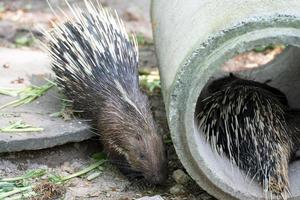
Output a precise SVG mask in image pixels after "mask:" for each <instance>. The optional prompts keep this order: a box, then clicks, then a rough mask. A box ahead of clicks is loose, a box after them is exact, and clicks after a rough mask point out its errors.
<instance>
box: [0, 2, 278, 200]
mask: <svg viewBox="0 0 300 200" xmlns="http://www.w3.org/2000/svg"><path fill="white" fill-rule="evenodd" d="M49 2H50V4H51V5H52V7H53V9H54V10H56V11H57V10H58V8H59V7H60V8H62V9H63V10H66V12H67V13H68V11H67V6H66V4H65V2H64V1H60V0H49ZM69 2H70V4H71V3H74V2H77V3H78V4H79V5H80V4H82V2H83V1H80V0H77V1H76V0H69ZM101 2H102V4H103V5H105V6H110V7H113V8H115V9H117V11H118V13H119V15H120V16H121V18H122V19H124V20H125V22H126V27H127V28H128V30H129V31H132V32H135V33H136V34H137V35H138V36H140V38H139V39H140V40H142V41H140V42H142V43H144V45H141V46H140V51H141V53H140V57H141V58H140V67H143V68H150V69H152V70H155V69H156V68H157V63H156V58H155V52H154V47H153V44H152V32H151V23H150V16H149V9H150V0H126V1H124V0H101ZM58 15H60V14H59V12H58ZM51 20H53V21H57V17H55V16H54V14H53V13H52V12H51V10H50V8H49V5H48V4H47V1H46V0H2V1H0V48H1V47H9V48H22V49H40V46H39V43H37V42H35V41H34V39H33V38H34V37H36V38H40V37H41V33H40V30H41V29H48V28H51V23H50V21H51ZM276 52H281V51H280V49H279V50H276ZM276 52H273V51H272V53H271V54H268V55H267V56H265V55H266V54H265V53H257V52H256V53H254V54H253V52H252V53H250V54H246V55H241V56H239V57H237V58H235V59H233V60H231V61H229V62H228V63H226V64H225V66H224V70H227V71H228V70H229V71H232V70H233V68H232V66H234V69H239V67H240V66H245V65H247V67H248V68H251V67H256V66H258V65H259V64H265V63H266V62H268V61H270V60H272V59H273V58H274V56H276V55H277V54H278V53H276ZM16 56H17V55H16ZM257 57H259V58H260V59H256V58H257ZM16 59H17V57H16ZM150 100H151V104H152V108H153V113H154V116H155V120H156V121H157V123H158V126H159V131H160V132H161V133H163V135H164V137H165V139H167V138H170V136H169V130H168V126H167V121H166V117H165V110H164V104H163V101H162V96H161V94H160V93H155V94H153V95H152V96H151V97H150ZM166 145H167V151H168V160H169V162H168V164H169V170H168V171H169V179H168V181H167V183H166V184H164V185H163V186H148V185H146V184H140V183H139V182H138V181H136V182H135V181H131V182H130V181H128V179H127V178H126V177H124V176H123V175H122V174H121V173H120V172H119V171H118V170H117V169H116V168H115V167H114V166H111V165H110V164H108V163H105V164H104V165H103V168H101V175H100V176H98V177H97V178H95V179H93V180H91V181H88V180H87V179H86V176H84V177H80V178H74V179H72V180H71V181H69V182H67V184H65V185H64V190H63V192H62V193H63V197H60V199H67V200H72V199H112V200H113V199H117V200H130V199H138V198H141V197H143V196H154V195H160V196H161V197H163V198H164V199H167V200H171V199H172V200H176V199H188V200H193V199H199V200H210V199H214V198H213V197H211V196H210V195H208V194H207V193H206V192H205V191H203V190H202V189H201V188H200V187H198V186H197V184H195V183H194V182H193V181H192V180H189V181H188V183H187V185H186V186H184V187H182V188H180V187H179V188H178V184H176V181H175V180H174V179H173V178H172V174H173V172H174V171H175V170H177V169H182V170H183V171H184V169H183V167H182V166H181V164H180V162H179V160H178V159H177V156H176V153H175V151H174V149H173V146H172V144H171V143H168V144H166ZM99 151H101V145H100V142H99V139H98V138H96V137H95V138H93V139H91V140H89V141H84V142H80V143H71V144H65V145H63V146H58V147H54V148H51V149H44V150H39V151H26V152H16V153H2V154H0V177H14V176H19V175H22V174H24V173H25V172H26V171H28V170H30V169H38V168H43V169H46V170H47V171H49V172H52V173H55V174H59V175H69V174H72V173H74V172H76V171H78V170H80V169H82V168H83V167H84V166H87V165H89V164H90V163H91V160H92V159H91V156H92V155H93V154H94V153H96V152H99ZM174 187H175V188H174ZM176 187H177V188H176ZM176 189H177V190H176Z"/></svg>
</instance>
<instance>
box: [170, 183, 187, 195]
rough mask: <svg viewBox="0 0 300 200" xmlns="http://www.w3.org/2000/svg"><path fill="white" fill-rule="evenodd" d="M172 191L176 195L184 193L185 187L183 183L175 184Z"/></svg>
mask: <svg viewBox="0 0 300 200" xmlns="http://www.w3.org/2000/svg"><path fill="white" fill-rule="evenodd" d="M170 193H171V194H174V195H178V194H184V193H185V189H184V187H183V185H180V184H176V185H174V186H173V187H171V188H170Z"/></svg>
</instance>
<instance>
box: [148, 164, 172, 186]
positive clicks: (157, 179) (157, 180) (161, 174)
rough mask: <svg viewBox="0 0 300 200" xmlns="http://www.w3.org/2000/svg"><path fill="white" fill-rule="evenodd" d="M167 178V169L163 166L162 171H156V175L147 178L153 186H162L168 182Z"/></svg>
mask: <svg viewBox="0 0 300 200" xmlns="http://www.w3.org/2000/svg"><path fill="white" fill-rule="evenodd" d="M167 177H168V172H167V167H166V166H162V167H161V169H159V170H156V171H155V172H154V173H152V174H150V175H149V176H148V177H146V179H148V180H149V181H150V182H151V183H152V184H156V185H160V184H163V183H164V182H165V181H166V180H167Z"/></svg>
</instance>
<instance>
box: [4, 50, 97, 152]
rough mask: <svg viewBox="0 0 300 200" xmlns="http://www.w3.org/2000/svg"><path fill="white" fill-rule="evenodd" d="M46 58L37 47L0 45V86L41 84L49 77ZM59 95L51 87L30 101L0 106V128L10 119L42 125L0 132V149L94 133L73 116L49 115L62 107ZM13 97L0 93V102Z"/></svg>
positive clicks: (45, 144) (24, 147) (44, 144)
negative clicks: (66, 119) (14, 105)
mask: <svg viewBox="0 0 300 200" xmlns="http://www.w3.org/2000/svg"><path fill="white" fill-rule="evenodd" d="M50 74H51V69H50V67H49V59H48V58H47V56H46V55H45V54H44V53H42V52H40V51H32V50H18V49H6V48H1V49H0V77H1V78H0V87H1V88H2V87H3V88H24V87H26V86H28V85H32V84H33V85H42V84H45V83H46V82H45V78H50ZM61 98H62V96H61V95H60V94H59V93H58V91H57V88H56V87H53V88H52V89H50V90H49V91H48V92H47V93H46V94H45V95H44V96H42V97H40V98H38V99H36V100H35V101H33V102H32V103H30V104H26V105H22V106H19V107H15V108H12V107H7V108H4V109H2V110H0V128H3V127H6V126H8V125H9V123H10V122H17V121H23V122H25V123H26V124H28V125H32V126H33V127H39V128H43V129H44V130H43V131H40V132H12V133H8V132H0V152H10V151H21V150H35V149H43V148H48V147H53V146H56V145H61V144H64V143H67V142H77V141H82V140H85V139H88V138H91V137H92V136H95V134H93V133H92V132H91V131H89V126H88V125H87V123H85V122H82V121H80V120H77V119H72V120H69V121H64V120H63V119H62V118H60V117H51V116H50V115H51V114H52V113H56V112H59V111H60V110H61V107H62V102H61V100H60V99H61ZM16 99H17V97H9V96H4V95H1V96H0V105H4V104H6V103H8V102H11V101H13V100H16Z"/></svg>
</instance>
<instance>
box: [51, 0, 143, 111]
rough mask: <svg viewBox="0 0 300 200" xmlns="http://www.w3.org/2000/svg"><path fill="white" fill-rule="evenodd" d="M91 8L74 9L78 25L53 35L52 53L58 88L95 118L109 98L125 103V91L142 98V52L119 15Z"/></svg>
mask: <svg viewBox="0 0 300 200" xmlns="http://www.w3.org/2000/svg"><path fill="white" fill-rule="evenodd" d="M91 6H92V5H91V4H87V8H88V11H87V12H86V13H83V11H82V10H80V9H73V12H74V15H75V16H76V17H77V18H76V20H77V23H71V22H66V23H65V24H64V25H61V26H58V28H57V29H55V31H54V32H52V33H51V34H52V36H51V37H50V48H51V51H50V52H51V56H52V60H54V62H53V64H52V69H53V71H54V72H55V74H56V76H57V79H56V80H57V82H58V85H59V86H60V87H62V88H63V90H64V92H65V93H66V95H67V96H68V97H70V98H71V99H72V100H73V101H74V105H75V106H76V107H77V108H79V109H81V110H83V111H88V112H87V113H93V114H92V115H91V116H95V114H98V113H99V112H101V110H99V108H101V107H102V106H101V104H102V103H103V102H105V101H106V100H108V98H114V99H113V100H114V101H116V102H117V101H119V102H120V101H124V100H123V98H124V96H123V94H121V92H124V93H127V95H129V96H130V97H131V98H135V97H138V96H136V95H135V94H136V93H137V92H139V85H138V72H137V67H138V49H137V45H136V43H135V40H134V39H133V40H132V41H130V39H129V37H128V35H127V33H126V31H125V28H124V25H123V24H122V22H121V21H120V20H119V19H118V17H117V15H115V16H112V14H111V13H110V12H107V10H105V9H102V10H101V12H99V13H96V12H97V10H96V8H93V7H91ZM99 18H100V19H99ZM111 18H116V20H111ZM48 38H49V37H48ZM117 88H119V89H120V88H122V89H121V92H120V90H118V89H117ZM99 104H100V105H99ZM94 112H97V113H94Z"/></svg>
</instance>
